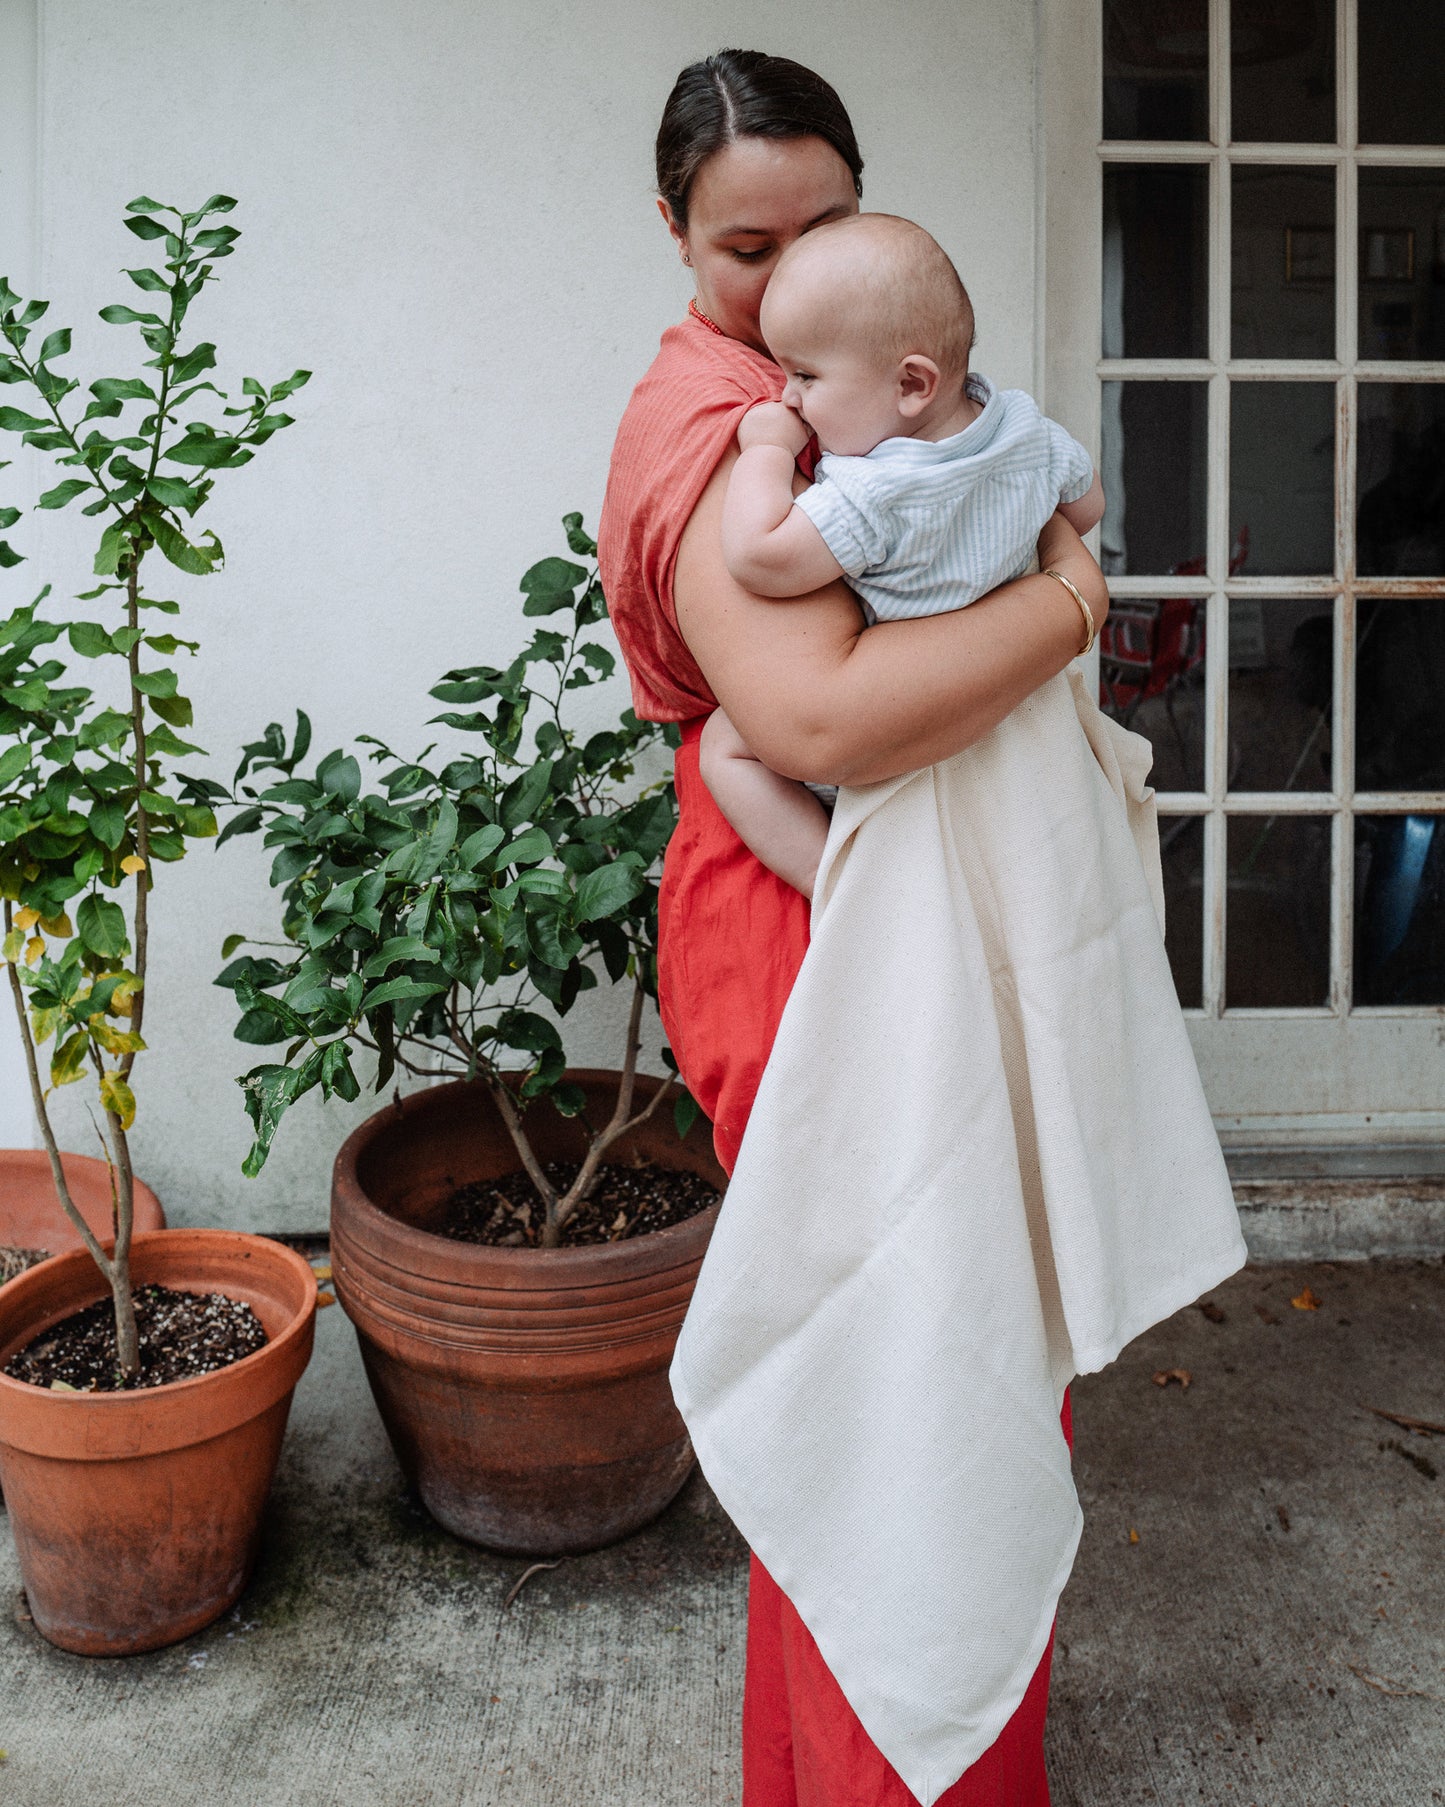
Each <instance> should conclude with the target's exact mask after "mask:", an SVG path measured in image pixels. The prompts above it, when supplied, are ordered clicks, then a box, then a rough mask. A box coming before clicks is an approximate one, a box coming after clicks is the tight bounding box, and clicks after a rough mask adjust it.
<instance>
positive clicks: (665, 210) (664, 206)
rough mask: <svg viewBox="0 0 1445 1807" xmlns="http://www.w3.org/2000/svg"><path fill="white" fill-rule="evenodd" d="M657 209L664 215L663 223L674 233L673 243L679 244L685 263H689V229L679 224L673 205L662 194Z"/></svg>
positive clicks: (658, 199) (658, 198)
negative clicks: (674, 214)
mask: <svg viewBox="0 0 1445 1807" xmlns="http://www.w3.org/2000/svg"><path fill="white" fill-rule="evenodd" d="M657 211H658V212H659V213H660V214H661V215H662V223H663V225H664V226H666V227H667V230H668V231H669V232H670V233H671V234H672V240H673V243H674V244H675V245H676V246H677V248H678V250H679V251H681V253H682V261H683V262H684V263H689V262H690V261H691V259H690V258H689V257H688V254H687V230H686V228H685V227H683V226H679V225H678V223H677V220H676V219H675V218H674V216H673V211H672V208H671V206H670V205H669V204H668V203H667V202H666V201H664V200H663V198H662V196H661V195H659V196H658V197H657Z"/></svg>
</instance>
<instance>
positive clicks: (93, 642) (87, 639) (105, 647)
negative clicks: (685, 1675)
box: [66, 621, 115, 659]
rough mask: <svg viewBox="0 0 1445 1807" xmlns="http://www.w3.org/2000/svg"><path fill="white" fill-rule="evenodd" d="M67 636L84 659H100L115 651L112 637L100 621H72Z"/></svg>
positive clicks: (73, 647)
mask: <svg viewBox="0 0 1445 1807" xmlns="http://www.w3.org/2000/svg"><path fill="white" fill-rule="evenodd" d="M66 634H67V636H68V638H69V640H70V644H71V647H72V649H73V650H74V651H75V652H77V653H79V654H80V656H81V658H82V659H99V658H102V657H103V656H104V655H105V654H106V653H109V652H114V651H115V647H114V645H113V643H112V641H111V637H110V635H109V634H108V633H106V631H105V629H104V628H103V627H102V626H101V625H100V623H99V622H98V621H72V622H71V624H70V626H69V627H68V628H67V629H66Z"/></svg>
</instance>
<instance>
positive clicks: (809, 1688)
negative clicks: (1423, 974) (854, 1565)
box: [600, 51, 1108, 1807]
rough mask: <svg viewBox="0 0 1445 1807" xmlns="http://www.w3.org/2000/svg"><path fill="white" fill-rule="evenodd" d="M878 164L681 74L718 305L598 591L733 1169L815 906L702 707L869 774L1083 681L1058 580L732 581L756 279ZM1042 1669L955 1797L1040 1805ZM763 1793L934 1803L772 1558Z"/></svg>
mask: <svg viewBox="0 0 1445 1807" xmlns="http://www.w3.org/2000/svg"><path fill="white" fill-rule="evenodd" d="M862 168H863V163H862V158H861V157H860V155H859V152H858V146H857V142H856V139H855V138H854V134H853V129H852V126H851V124H850V122H849V120H848V116H847V113H846V112H845V110H844V108H843V106H842V103H841V102H840V101H839V99H838V97H837V95H836V94H835V93H834V92H833V90H832V89H831V88H830V87H829V86H828V85H827V83H826V82H824V81H823V80H822V79H821V78H820V77H819V76H817V75H815V74H813V73H812V72H811V71H810V70H807V69H803V68H801V67H800V66H799V65H797V64H795V63H791V62H788V61H787V60H785V59H783V58H775V57H766V56H763V55H761V54H760V53H758V52H744V51H724V52H721V53H720V54H719V55H717V56H715V57H710V58H708V59H707V60H706V61H705V62H702V63H697V64H694V65H693V66H692V67H690V68H688V69H686V70H684V71H683V72H682V74H681V75H680V76H679V78H678V80H677V83H676V85H675V86H674V89H673V92H672V94H671V96H670V97H669V100H668V103H667V107H666V109H665V111H664V114H663V120H662V127H661V130H660V132H659V134H658V140H657V172H658V189H659V195H660V199H659V208H660V210H661V213H662V217H663V219H664V221H665V222H666V224H667V227H668V230H669V232H670V233H671V235H672V237H673V239H674V241H675V242H676V244H677V246H678V250H679V253H680V255H681V257H682V261H683V262H684V264H686V265H688V266H689V268H690V269H691V270H692V271H693V273H694V277H695V280H696V284H697V294H696V298H695V300H694V301H693V302H692V303H691V304H690V306H689V317H688V319H687V320H686V321H685V322H684V323H683V324H682V325H679V326H676V327H673V328H671V329H670V330H669V331H668V332H667V333H666V334H665V335H664V337H663V341H662V347H661V350H660V352H659V354H658V357H657V359H656V361H655V362H654V364H653V366H652V368H651V369H650V370H649V372H648V373H647V375H646V376H645V377H644V379H643V381H642V382H641V383H640V384H639V385H638V388H637V390H636V392H635V393H634V396H633V398H632V401H631V403H630V404H629V407H628V410H627V414H626V415H625V417H624V419H623V422H622V425H621V428H620V430H619V432H618V437H617V444H616V448H615V450H614V453H613V462H612V469H611V473H610V476H609V480H608V489H607V500H606V504H605V506H604V509H603V516H602V529H601V535H600V540H601V555H600V556H601V561H602V575H603V581H604V584H605V586H606V590H607V594H608V597H609V602H610V606H611V612H612V618H613V622H614V625H615V627H616V630H617V634H618V638H619V640H620V642H621V645H622V650H623V654H624V657H625V658H626V661H627V664H628V668H629V671H630V673H631V676H632V683H633V695H634V704H635V707H636V709H637V713H638V714H639V715H640V716H643V717H645V718H647V719H650V720H662V721H675V722H678V723H680V724H681V725H682V747H681V749H680V751H679V753H678V758H677V790H678V802H679V809H680V820H679V826H678V830H677V833H676V835H675V836H674V838H673V841H672V844H671V846H670V848H669V850H668V855H667V863H666V869H665V873H664V878H663V895H662V907H661V915H662V920H661V943H660V957H659V968H660V970H659V980H660V991H661V1004H662V1014H663V1021H664V1024H665V1026H666V1028H667V1032H668V1035H669V1038H670V1040H671V1043H672V1047H673V1050H674V1052H675V1053H676V1055H677V1058H678V1061H679V1064H680V1066H681V1069H682V1072H683V1075H684V1076H685V1078H686V1080H687V1082H688V1085H689V1086H690V1088H691V1090H692V1092H693V1094H694V1096H695V1097H696V1098H697V1099H698V1101H699V1102H700V1103H701V1105H702V1107H703V1108H704V1110H706V1111H707V1113H708V1114H709V1116H710V1117H711V1118H712V1120H713V1124H714V1132H715V1137H716V1142H717V1148H718V1153H719V1156H720V1158H721V1159H722V1161H723V1163H724V1165H725V1166H727V1167H728V1168H729V1169H731V1166H732V1163H733V1161H734V1159H735V1158H736V1155H737V1150H738V1147H739V1145H740V1142H741V1139H742V1133H743V1129H744V1127H745V1125H746V1123H747V1117H748V1111H749V1109H750V1107H751V1104H752V1100H753V1095H754V1093H755V1091H756V1089H757V1084H758V1080H759V1077H760V1075H761V1073H762V1069H763V1066H764V1064H765V1063H766V1061H767V1057H768V1052H769V1049H770V1047H771V1045H772V1040H773V1036H774V1033H775V1031H776V1028H777V1024H778V1020H779V1018H780V1016H781V1014H782V1009H783V1005H784V1003H785V1002H786V999H787V996H788V992H789V989H790V988H791V985H792V983H793V980H794V978H795V976H796V974H797V971H798V968H799V966H800V964H801V962H802V958H803V953H804V950H805V948H806V946H807V939H808V905H807V902H806V901H805V899H804V898H803V897H802V896H801V895H800V894H799V893H798V892H796V891H793V890H792V889H790V888H789V887H788V886H787V885H785V884H784V883H783V882H782V881H781V880H780V879H778V878H776V877H775V876H774V875H773V874H772V873H770V872H769V871H767V870H766V869H765V868H764V867H763V866H761V865H760V864H759V863H758V862H757V861H756V860H755V859H754V858H753V856H752V855H751V854H750V853H749V852H748V851H747V849H746V848H745V847H744V846H743V844H742V843H741V841H739V840H738V839H737V837H736V835H735V834H734V833H733V831H732V830H731V828H729V827H728V825H727V823H726V822H725V821H724V820H723V818H722V816H721V815H720V813H719V812H718V810H717V809H716V807H715V805H714V804H713V802H712V799H711V797H710V795H709V794H708V792H707V790H706V788H705V787H704V786H703V785H702V783H701V781H700V779H699V777H698V770H697V741H698V736H699V734H700V733H701V729H702V723H703V721H704V720H705V719H706V717H707V715H708V714H709V713H710V712H711V711H712V710H713V709H714V708H716V707H717V706H718V705H719V704H721V705H722V706H723V707H724V708H725V709H726V710H727V711H728V714H729V715H730V716H731V718H732V720H733V721H734V723H735V724H736V725H737V727H738V729H739V731H740V732H741V734H742V735H743V737H744V738H745V740H746V741H747V742H748V744H749V745H750V746H751V747H753V749H754V750H755V751H756V753H757V754H758V756H759V757H760V758H761V759H763V760H764V761H765V762H766V763H767V764H768V765H769V766H771V767H772V768H773V769H774V770H776V771H780V772H783V773H786V774H788V775H790V776H793V777H797V778H804V779H809V780H812V781H815V782H819V783H829V782H831V783H837V782H840V781H842V782H846V783H852V784H862V783H870V782H874V781H877V780H880V779H884V778H890V777H893V776H895V775H897V774H899V773H903V772H908V771H913V770H916V769H918V768H919V767H921V766H924V765H928V764H932V763H934V762H936V761H938V760H940V759H943V758H946V757H948V756H949V755H951V754H953V753H955V752H957V751H959V750H960V749H962V748H963V747H965V746H969V745H971V744H972V743H973V742H974V741H976V740H978V739H980V738H981V737H982V736H984V735H985V734H987V733H988V732H989V731H990V730H991V729H992V728H994V727H995V726H996V725H997V724H998V723H999V722H1000V721H1001V720H1002V719H1003V717H1004V716H1005V715H1007V714H1008V713H1009V711H1010V710H1012V709H1013V708H1014V706H1015V705H1016V704H1017V703H1019V702H1021V701H1022V700H1023V699H1024V698H1025V697H1026V696H1027V695H1029V693H1030V692H1031V691H1032V690H1034V689H1035V688H1036V687H1037V686H1038V685H1040V684H1042V683H1044V682H1045V681H1047V680H1048V679H1049V678H1052V677H1053V676H1055V675H1056V674H1057V673H1058V672H1060V671H1062V670H1063V669H1064V667H1065V666H1066V665H1067V664H1068V663H1069V661H1070V660H1071V659H1072V658H1073V657H1074V656H1075V655H1076V654H1077V653H1078V651H1079V650H1080V642H1081V638H1082V634H1081V627H1080V616H1079V610H1078V607H1077V605H1076V603H1075V602H1074V600H1073V598H1072V597H1071V596H1070V595H1069V594H1068V592H1067V591H1066V590H1065V589H1064V588H1063V586H1062V585H1060V584H1058V583H1056V582H1054V581H1052V580H1051V579H1049V578H1047V577H1026V578H1021V579H1018V580H1016V581H1015V582H1013V583H1010V584H1006V585H1004V586H1002V587H1001V588H1000V589H998V590H996V591H994V592H993V593H992V594H991V595H990V596H988V597H985V598H983V599H982V600H981V601H980V602H977V603H975V604H973V606H972V607H970V608H968V609H965V610H959V611H957V612H956V613H953V614H949V615H939V616H933V617H930V618H928V619H926V620H917V621H907V622H896V623H890V624H885V625H882V626H878V627H874V628H872V629H870V630H869V631H868V632H866V633H864V632H863V622H862V617H861V616H860V613H859V610H858V607H857V604H856V602H855V601H854V599H853V596H852V594H851V592H850V591H849V590H848V588H847V586H846V585H845V584H843V583H838V584H834V585H830V586H829V587H828V588H826V589H824V590H820V591H818V592H817V593H816V594H815V595H814V596H812V597H811V598H807V599H804V600H802V601H795V602H790V603H789V605H788V607H787V608H786V609H779V608H777V607H776V606H775V605H773V604H771V603H769V602H767V601H765V600H764V599H762V598H760V597H756V596H753V595H751V594H750V593H749V592H747V591H745V590H743V589H741V588H740V587H739V586H738V585H737V584H736V583H734V582H733V580H732V579H731V578H730V577H729V575H728V572H727V569H726V567H725V565H724V563H723V558H722V550H721V537H720V517H721V509H722V500H723V494H724V491H725V489H726V486H727V479H728V474H729V471H730V469H731V466H732V462H733V459H734V457H735V456H736V447H735V445H734V435H735V432H736V428H737V423H738V421H739V419H740V418H741V416H742V415H743V414H744V413H745V412H746V410H747V409H748V408H749V407H751V406H752V405H753V404H754V403H755V402H758V401H760V400H776V399H777V398H778V396H779V395H780V393H781V390H782V378H781V374H780V372H779V371H778V370H777V368H776V367H775V366H774V365H773V364H772V363H771V362H770V360H769V359H768V356H767V353H766V350H765V348H764V346H763V342H762V338H761V335H760V332H759V327H758V310H759V306H760V304H761V300H762V294H763V291H764V289H765V288H766V286H767V281H768V277H769V274H770V272H771V269H772V266H773V264H774V263H775V262H776V260H777V258H778V256H779V255H780V254H781V252H782V251H783V250H784V249H785V248H786V246H787V245H789V244H791V243H792V242H793V240H794V239H796V238H797V237H799V236H800V235H801V234H802V233H804V232H806V231H808V230H810V229H811V228H812V227H814V226H818V225H821V224H822V223H823V222H825V221H827V220H833V219H837V218H840V217H842V216H843V215H845V214H849V213H853V212H856V211H857V209H858V200H859V196H860V194H861V192H862V185H861V174H862ZM800 482H801V479H800ZM1039 552H1040V559H1041V562H1042V563H1043V564H1044V565H1048V566H1053V567H1055V568H1057V569H1059V570H1061V571H1063V572H1064V574H1065V575H1066V576H1068V577H1069V578H1070V579H1071V580H1072V581H1073V582H1074V583H1075V584H1076V585H1077V586H1078V587H1079V589H1080V590H1081V591H1082V592H1083V594H1084V596H1085V597H1086V599H1087V601H1088V603H1089V605H1090V607H1091V609H1092V611H1093V613H1094V617H1095V620H1096V621H1102V619H1103V617H1104V614H1105V612H1106V611H1107V608H1108V597H1107V593H1106V591H1105V588H1104V584H1103V580H1102V578H1101V577H1100V574H1099V571H1098V567H1097V566H1096V565H1095V563H1094V561H1093V560H1092V559H1091V558H1090V557H1089V555H1088V553H1087V552H1086V551H1085V550H1084V548H1083V546H1082V544H1081V543H1080V541H1079V539H1078V536H1077V535H1076V534H1075V533H1074V532H1073V530H1072V529H1071V528H1070V527H1069V526H1068V525H1067V523H1065V522H1063V521H1062V520H1061V519H1059V518H1058V517H1055V519H1054V521H1053V522H1052V523H1051V524H1050V526H1049V528H1048V529H1047V530H1046V533H1045V535H1044V537H1043V539H1042V540H1041V541H1040V547H1039ZM819 1057H820V1059H825V1058H826V1050H820V1056H819ZM780 1229H781V1226H780ZM780 1250H781V1243H780ZM880 1510H886V1502H880ZM1048 1666H1049V1658H1048V1656H1047V1654H1046V1655H1045V1657H1044V1659H1043V1661H1042V1663H1041V1664H1040V1667H1039V1670H1038V1672H1037V1674H1036V1675H1035V1676H1034V1679H1033V1682H1032V1684H1031V1685H1030V1688H1029V1691H1028V1693H1027V1695H1026V1696H1025V1699H1024V1701H1023V1703H1022V1705H1021V1706H1020V1707H1019V1709H1018V1711H1017V1712H1016V1713H1015V1715H1014V1717H1013V1719H1012V1720H1011V1721H1010V1722H1009V1724H1008V1725H1007V1726H1006V1727H1005V1729H1004V1731H1003V1733H1002V1734H1001V1735H1000V1737H999V1738H998V1740H997V1742H996V1743H995V1744H994V1746H993V1747H992V1748H991V1749H990V1750H989V1751H988V1752H987V1753H986V1755H985V1756H984V1757H983V1758H982V1759H980V1761H979V1762H978V1763H976V1764H975V1765H974V1766H973V1768H971V1769H970V1770H969V1771H968V1773H967V1774H966V1775H965V1776H963V1777H962V1778H961V1779H960V1780H959V1782H957V1783H956V1784H955V1785H954V1787H952V1788H950V1789H949V1790H948V1791H947V1793H946V1794H945V1795H944V1796H943V1797H942V1803H943V1807H1006V1804H1007V1807H1046V1804H1047V1801H1048V1786H1047V1782H1046V1779H1045V1775H1044V1767H1043V1725H1044V1714H1045V1709H1046V1704H1047V1693H1048ZM743 1787H744V1804H745V1807H906V1803H908V1802H910V1801H911V1800H912V1799H913V1797H912V1796H911V1795H910V1793H909V1792H908V1790H907V1789H906V1787H905V1786H904V1784H903V1783H902V1782H901V1781H900V1780H899V1778H898V1776H897V1774H896V1773H895V1772H894V1771H893V1770H892V1768H891V1767H890V1766H889V1765H888V1764H887V1763H886V1762H885V1760H884V1759H883V1758H882V1757H881V1755H880V1754H879V1753H878V1751H877V1749H876V1748H875V1747H874V1746H873V1744H872V1742H871V1741H870V1740H869V1738H868V1736H867V1734H866V1733H865V1732H864V1731H863V1728H862V1727H861V1725H860V1724H859V1723H858V1720H857V1718H856V1717H855V1716H854V1714H853V1713H852V1710H851V1709H850V1708H849V1706H848V1705H847V1702H846V1701H845V1700H844V1698H843V1696H842V1694H841V1692H840V1690H839V1689H838V1686H837V1683H836V1682H835V1681H834V1680H833V1677H832V1676H831V1674H830V1673H829V1671H828V1669H827V1667H826V1665H825V1664H824V1662H823V1660H822V1658H821V1656H820V1655H819V1654H818V1651H817V1649H816V1647H815V1646H814V1644H813V1642H812V1639H811V1637H810V1636H809V1634H808V1632H807V1630H806V1629H805V1628H804V1626H803V1625H802V1623H801V1621H800V1620H799V1619H798V1616H797V1614H796V1613H795V1612H794V1611H793V1610H792V1608H791V1606H790V1604H789V1602H788V1601H787V1599H786V1598H785V1597H784V1596H783V1594H782V1593H781V1592H780V1590H779V1589H778V1588H777V1587H776V1586H775V1585H774V1584H773V1582H772V1581H771V1579H770V1577H769V1576H768V1575H767V1574H766V1572H765V1571H764V1570H763V1569H762V1567H761V1565H760V1564H758V1563H757V1561H756V1560H754V1563H753V1572H752V1584H751V1593H750V1599H749V1620H748V1655H747V1685H746V1696H745V1702H744V1714H743Z"/></svg>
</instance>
